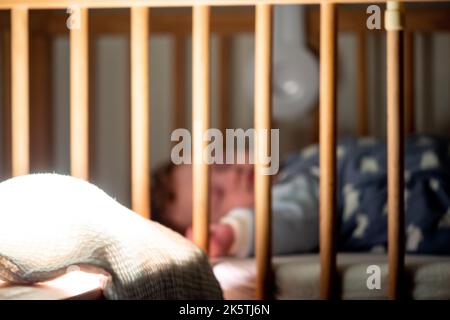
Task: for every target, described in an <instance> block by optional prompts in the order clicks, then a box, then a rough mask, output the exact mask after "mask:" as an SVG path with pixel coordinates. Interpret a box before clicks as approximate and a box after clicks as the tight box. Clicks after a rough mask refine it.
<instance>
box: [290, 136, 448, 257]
mask: <svg viewBox="0 0 450 320" xmlns="http://www.w3.org/2000/svg"><path fill="white" fill-rule="evenodd" d="M317 151H318V148H317V146H311V147H308V148H306V149H304V150H303V151H302V152H301V153H300V154H296V155H294V156H291V157H290V158H289V159H288V160H287V161H286V163H285V165H284V169H285V171H288V172H289V173H290V174H308V175H311V176H315V177H316V178H317V179H318V163H319V162H318V161H319V159H318V157H319V155H318V152H317ZM337 159H338V168H337V169H338V189H337V198H338V218H339V226H340V227H339V230H340V233H339V242H338V243H339V245H338V247H339V250H341V251H378V252H383V251H384V250H385V249H386V246H387V205H386V202H387V201H386V199H387V185H386V182H387V176H386V144H385V142H384V141H382V140H376V139H373V138H359V139H356V138H346V139H342V140H340V141H339V143H338V148H337ZM404 182H405V189H404V199H405V237H406V238H405V249H406V251H407V252H408V253H426V254H450V141H449V140H447V139H443V138H437V137H432V136H424V135H417V136H411V137H408V138H406V141H405V171H404Z"/></svg>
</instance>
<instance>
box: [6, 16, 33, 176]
mask: <svg viewBox="0 0 450 320" xmlns="http://www.w3.org/2000/svg"><path fill="white" fill-rule="evenodd" d="M28 70H29V57H28V9H26V8H14V9H12V10H11V76H12V78H11V106H12V109H11V116H12V123H11V127H12V175H13V176H19V175H24V174H28V172H29V170H30V169H29V168H30V129H29V113H30V110H29V84H28V79H29V71H28Z"/></svg>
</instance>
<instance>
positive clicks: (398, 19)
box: [385, 1, 404, 299]
mask: <svg viewBox="0 0 450 320" xmlns="http://www.w3.org/2000/svg"><path fill="white" fill-rule="evenodd" d="M402 7H403V6H402V5H401V4H400V3H399V2H395V1H390V2H388V3H387V10H386V15H385V28H386V31H387V143H388V145H387V148H388V149H387V166H388V167H387V171H388V259H389V260H388V262H389V273H388V275H389V288H388V294H389V298H390V299H397V298H399V297H400V295H401V284H402V281H401V277H402V276H403V271H404V270H403V266H404V202H403V170H404V168H403V102H404V100H403V98H404V93H403V90H404V84H403V76H404V73H403V60H402V59H403V31H402V27H403V24H402V18H403V17H402V12H401V11H402Z"/></svg>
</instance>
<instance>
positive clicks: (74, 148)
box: [70, 8, 89, 180]
mask: <svg viewBox="0 0 450 320" xmlns="http://www.w3.org/2000/svg"><path fill="white" fill-rule="evenodd" d="M77 10H80V12H79V19H80V21H79V23H75V24H74V26H73V27H72V29H71V30H70V172H71V174H72V176H74V177H78V178H80V179H84V180H88V179H89V49H88V47H89V46H88V39H89V37H88V34H89V31H88V14H89V12H88V9H87V8H79V9H77Z"/></svg>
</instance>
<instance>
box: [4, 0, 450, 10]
mask: <svg viewBox="0 0 450 320" xmlns="http://www.w3.org/2000/svg"><path fill="white" fill-rule="evenodd" d="M398 1H401V2H405V1H408V2H423V0H398ZM434 1H435V2H445V1H448V0H434ZM133 2H134V3H133ZM298 3H304V4H320V3H370V4H373V3H384V1H381V0H375V1H373V0H333V1H330V0H326V2H324V0H202V1H201V4H202V5H205V6H250V5H258V4H267V5H270V4H272V5H273V4H298ZM79 4H80V5H82V6H85V7H89V8H129V7H131V6H148V7H184V6H195V5H198V4H199V1H198V0H139V2H137V1H132V0H82V1H79ZM71 5H73V0H3V1H2V2H0V9H2V8H3V9H5V8H6V9H8V8H13V7H18V6H25V7H29V8H33V9H49V8H53V9H58V8H59V9H63V8H67V7H70V6H71Z"/></svg>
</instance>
